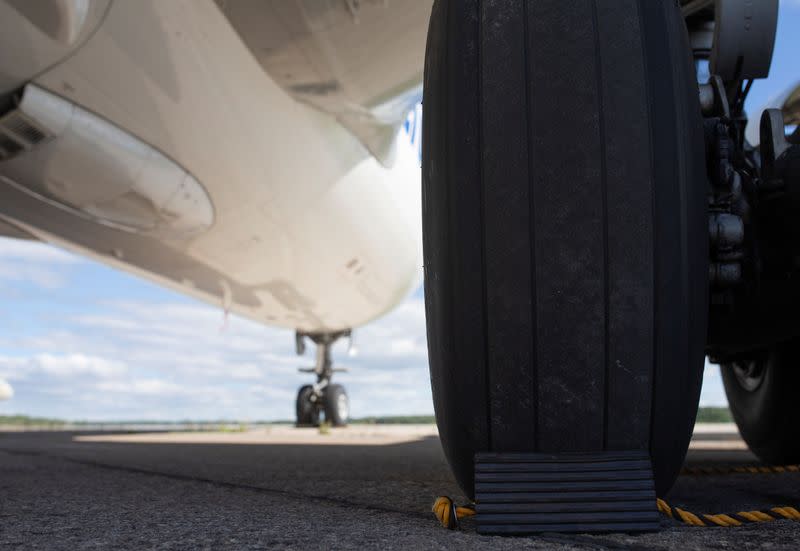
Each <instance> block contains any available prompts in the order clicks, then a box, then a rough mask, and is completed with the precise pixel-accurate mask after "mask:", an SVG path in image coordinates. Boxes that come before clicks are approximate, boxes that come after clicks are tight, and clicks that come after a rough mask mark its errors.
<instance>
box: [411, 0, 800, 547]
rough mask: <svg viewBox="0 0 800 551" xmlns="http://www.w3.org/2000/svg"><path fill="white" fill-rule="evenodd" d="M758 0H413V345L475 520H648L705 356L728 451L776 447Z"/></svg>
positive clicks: (796, 243) (787, 269)
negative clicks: (420, 10)
mask: <svg viewBox="0 0 800 551" xmlns="http://www.w3.org/2000/svg"><path fill="white" fill-rule="evenodd" d="M776 20H777V0H759V1H758V2H752V0H717V1H716V2H715V1H713V0H682V1H680V2H675V1H673V0H663V1H662V0H659V1H655V0H567V1H565V0H535V1H534V0H508V1H506V2H489V1H485V0H483V1H481V0H437V1H436V2H435V4H434V7H433V13H432V17H431V22H430V28H429V33H428V45H427V52H426V60H425V83H424V106H425V117H424V120H423V166H422V175H423V176H422V177H423V230H424V254H425V301H426V311H427V324H428V346H429V361H430V368H431V381H432V387H433V396H434V405H435V410H436V418H437V423H438V426H439V433H440V436H441V440H442V445H443V448H444V451H445V454H446V456H447V459H448V461H449V463H450V465H451V467H452V469H453V472H454V474H455V477H456V479H457V481H458V482H459V484H460V486H461V488H462V489H463V491H464V492H465V493H466V494H467V495H468V496H469V497H470V498H471V499H474V500H475V501H476V511H477V517H476V518H477V525H478V530H479V531H481V532H483V533H490V534H505V533H535V532H543V531H608V530H618V531H638V530H652V529H657V527H658V517H657V511H656V496H657V495H658V496H663V495H665V494H666V492H667V491H668V490H669V489H670V487H671V486H672V484H673V482H674V480H675V478H676V476H677V475H678V472H679V470H680V468H681V465H682V463H683V460H684V456H685V454H686V450H687V448H688V445H689V439H690V437H691V434H692V429H693V426H694V422H695V416H696V412H697V405H698V400H699V395H700V386H701V379H702V372H703V365H704V356H705V355H706V354H709V355H711V356H712V358H715V359H716V360H717V361H719V362H721V363H722V365H723V374H724V377H725V385H726V388H727V389H728V396H729V400H730V402H731V407H732V409H733V412H734V415H735V417H736V420H737V422H738V423H739V426H740V427H741V429H742V433H743V435H744V437H745V439H747V441H748V443H749V444H750V445H751V446H752V448H753V450H754V451H755V452H756V453H758V454H759V455H760V456H761V457H762V459H764V460H765V461H792V462H797V461H800V457H799V456H798V444H797V442H798V441H800V438H798V437H800V434H798V430H797V428H796V427H794V426H793V424H789V423H783V424H781V423H778V422H776V420H777V419H779V418H780V417H781V416H784V415H788V414H787V413H786V412H787V409H788V406H789V404H790V401H791V399H792V397H793V396H795V395H797V392H798V385H797V384H796V383H798V382H800V381H798V378H800V375H798V374H800V352H798V350H800V316H799V315H797V312H798V311H800V261H799V260H798V259H800V223H798V220H800V135H798V134H797V133H795V134H794V135H793V136H792V137H789V138H787V137H786V136H785V135H784V120H783V119H782V118H781V117H782V115H781V112H780V111H767V113H766V114H765V115H764V118H763V120H762V127H761V144H760V146H758V147H756V146H754V145H753V144H751V143H748V142H747V140H745V137H744V130H745V126H746V123H747V118H746V114H745V112H744V100H745V98H746V96H747V93H748V91H749V89H750V85H751V83H752V81H753V79H757V78H764V77H766V76H767V74H768V72H769V67H770V63H771V58H772V48H773V43H774V36H775V28H776ZM687 31H688V32H687ZM705 72H708V73H709V74H707V75H705V76H702V75H703V73H705ZM795 107H797V106H795ZM797 112H800V110H798V111H795V115H796V114H797ZM785 122H786V123H789V122H792V121H785ZM793 124H796V121H794V122H793ZM795 354H798V357H797V358H795V356H794V355H795ZM795 364H797V365H795Z"/></svg>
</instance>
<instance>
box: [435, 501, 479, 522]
mask: <svg viewBox="0 0 800 551" xmlns="http://www.w3.org/2000/svg"><path fill="white" fill-rule="evenodd" d="M432 510H433V514H434V515H436V518H437V520H438V521H439V522H440V523H441V524H442V526H444V527H445V528H449V529H450V530H454V529H455V528H458V520H459V519H462V518H464V517H471V516H473V515H474V514H475V508H474V507H470V506H463V505H461V506H459V505H455V504H454V503H453V500H452V499H450V498H449V497H447V496H439V497H437V498H436V501H434V502H433V509H432Z"/></svg>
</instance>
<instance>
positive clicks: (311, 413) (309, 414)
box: [295, 385, 319, 427]
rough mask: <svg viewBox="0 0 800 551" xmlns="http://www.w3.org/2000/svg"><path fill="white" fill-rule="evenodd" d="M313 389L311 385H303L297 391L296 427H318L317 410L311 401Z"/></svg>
mask: <svg viewBox="0 0 800 551" xmlns="http://www.w3.org/2000/svg"><path fill="white" fill-rule="evenodd" d="M313 393H314V388H313V387H312V386H311V385H303V386H301V387H300V390H298V391H297V401H296V403H295V411H296V413H297V426H298V427H316V426H319V408H317V406H316V405H315V404H314V403H313V402H312V401H311V395H312V394H313Z"/></svg>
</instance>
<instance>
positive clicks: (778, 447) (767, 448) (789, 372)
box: [720, 341, 800, 465]
mask: <svg viewBox="0 0 800 551" xmlns="http://www.w3.org/2000/svg"><path fill="white" fill-rule="evenodd" d="M799 351H800V341H792V342H787V343H783V344H779V345H777V346H775V347H773V348H771V349H770V350H768V351H766V352H765V353H764V354H763V355H760V356H757V357H755V358H753V360H754V361H760V362H762V366H763V370H764V371H763V375H762V377H760V384H758V386H757V387H756V388H754V389H752V390H748V389H746V388H745V386H744V385H743V384H742V383H741V382H740V380H739V378H738V377H737V376H736V374H735V373H734V371H733V366H732V364H723V365H721V366H720V372H721V373H722V382H723V384H724V385H725V394H726V395H727V396H728V406H729V407H730V409H731V413H732V414H733V418H734V420H735V421H736V425H737V426H738V427H739V432H740V433H741V434H742V438H744V441H745V442H747V445H748V446H749V447H750V450H751V451H752V452H753V453H754V454H756V455H757V456H758V458H759V459H761V460H762V461H764V462H765V463H770V464H772V465H788V464H792V465H795V464H798V463H800V425H798V424H797V423H795V422H793V419H794V415H795V413H796V411H795V406H796V405H797V392H798V389H800V352H799Z"/></svg>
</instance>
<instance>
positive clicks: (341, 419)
mask: <svg viewBox="0 0 800 551" xmlns="http://www.w3.org/2000/svg"><path fill="white" fill-rule="evenodd" d="M340 400H345V403H346V406H347V411H342V409H341V407H340V405H341V404H340ZM324 407H325V420H326V421H328V422H329V423H330V424H331V426H333V427H344V426H346V425H347V421H348V420H349V416H350V401H349V398H348V397H347V392H345V390H344V387H343V386H342V385H328V386H327V387H326V388H325V406H324Z"/></svg>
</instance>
